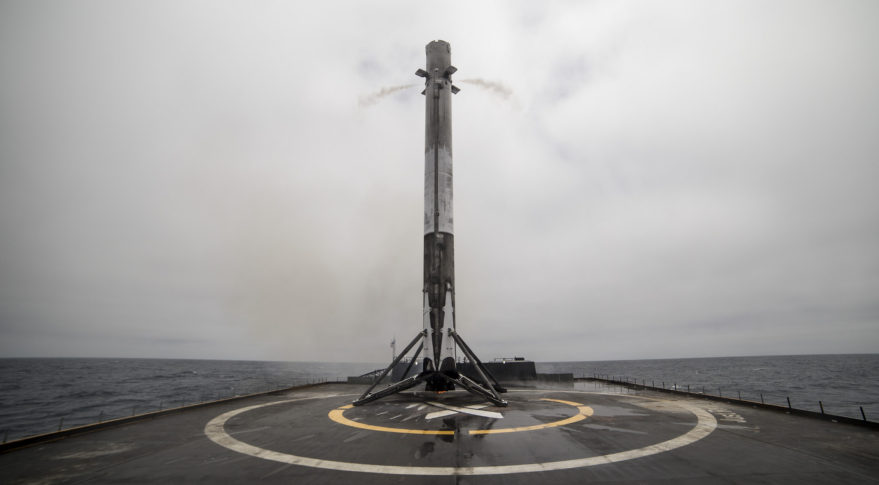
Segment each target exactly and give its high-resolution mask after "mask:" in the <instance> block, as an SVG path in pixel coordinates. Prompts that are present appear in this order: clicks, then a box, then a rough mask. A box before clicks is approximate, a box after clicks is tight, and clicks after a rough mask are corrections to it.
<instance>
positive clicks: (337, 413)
mask: <svg viewBox="0 0 879 485" xmlns="http://www.w3.org/2000/svg"><path fill="white" fill-rule="evenodd" d="M540 400H541V401H552V402H557V403H562V404H567V405H568V406H573V407H575V408H577V414H575V415H573V416H571V417H569V418H565V419H560V420H558V421H553V422H551V423H544V424H535V425H533V426H520V427H517V428H494V429H471V430H470V432H469V434H471V435H484V434H500V433H518V432H521V431H536V430H539V429H546V428H554V427H556V426H564V425H566V424H571V423H576V422H577V421H582V420H584V419H586V418H588V417H589V416H592V413H593V411H592V408H590V407H589V406H584V405H583V404H580V403H578V402H573V401H562V400H561V399H548V398H543V399H540ZM352 407H354V406H353V405H352V404H348V405H346V406H341V407H338V408H336V409H333V410H332V411H330V412H329V414H328V416H329V418H330V419H332V420H333V421H335V422H337V423H339V424H344V425H345V426H351V427H352V428H360V429H368V430H370V431H383V432H385V433H405V434H432V435H453V434H455V432H454V431H453V430H450V429H406V428H392V427H388V426H374V425H371V424H366V423H360V422H357V421H354V420H351V419H348V418H346V417H345V411H346V410H348V409H351V408H352Z"/></svg>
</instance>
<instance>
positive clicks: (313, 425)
mask: <svg viewBox="0 0 879 485" xmlns="http://www.w3.org/2000/svg"><path fill="white" fill-rule="evenodd" d="M595 389H596V390H592V388H591V386H586V388H585V389H583V390H573V389H559V390H520V391H512V392H510V393H508V394H506V395H505V397H506V398H507V399H508V400H509V401H510V406H509V407H507V408H495V407H492V406H487V403H484V402H481V401H480V400H479V399H478V398H476V397H474V396H472V395H470V394H467V393H462V392H451V393H446V394H443V395H435V394H420V393H407V394H401V395H398V396H394V397H391V398H388V399H386V400H383V401H378V402H375V403H371V404H368V405H365V406H362V407H357V408H352V407H350V406H348V404H349V403H350V402H351V400H352V399H353V398H354V397H356V394H357V391H362V387H361V386H350V385H345V384H332V385H326V386H319V387H315V388H311V389H308V390H303V391H294V392H289V393H286V394H283V395H274V396H261V397H254V398H248V399H244V400H240V401H236V402H230V403H225V404H218V405H215V406H210V407H205V408H200V409H192V410H188V411H185V412H181V413H179V414H173V415H167V416H161V417H156V418H153V419H148V420H144V421H140V422H135V423H131V424H126V425H120V426H118V427H114V428H110V429H103V430H99V431H95V432H91V433H87V434H82V435H78V436H72V437H68V438H64V439H60V440H57V441H53V442H48V443H43V444H39V445H34V446H30V447H26V448H22V449H18V450H14V451H10V452H7V453H3V454H0V470H2V473H3V476H2V479H0V481H2V482H3V483H107V482H133V483H143V482H150V483H153V482H163V483H164V482H170V483H183V482H185V483H192V482H204V483H217V482H224V483H250V482H254V481H263V482H270V483H274V482H277V483H281V482H283V483H289V482H295V483H341V482H356V483H399V482H406V483H535V482H536V481H538V480H539V481H548V482H549V481H551V482H552V483H583V482H599V483H601V482H607V483H864V482H879V436H877V432H876V431H874V430H872V429H869V428H863V427H859V426H853V425H849V424H840V423H832V422H825V421H820V420H815V419H809V418H803V417H798V416H789V415H786V414H783V413H778V412H772V411H767V410H762V409H753V408H751V407H747V406H740V405H733V404H724V403H717V402H710V401H701V400H696V399H686V398H678V397H675V396H671V397H670V396H668V395H663V394H658V393H652V392H639V393H628V394H616V393H603V392H599V391H598V388H595ZM493 413H500V414H499V415H498V414H493Z"/></svg>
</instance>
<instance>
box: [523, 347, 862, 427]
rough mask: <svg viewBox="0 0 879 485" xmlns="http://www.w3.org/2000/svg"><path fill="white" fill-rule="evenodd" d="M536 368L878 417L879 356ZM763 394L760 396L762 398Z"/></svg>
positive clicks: (569, 364) (616, 362) (568, 364)
mask: <svg viewBox="0 0 879 485" xmlns="http://www.w3.org/2000/svg"><path fill="white" fill-rule="evenodd" d="M537 371H538V372H547V373H552V372H570V373H573V374H574V376H575V377H593V376H600V377H603V378H616V379H624V380H625V379H628V380H629V381H637V382H638V384H646V385H654V386H656V387H661V386H663V385H664V386H665V387H666V388H672V387H676V388H677V389H678V390H682V391H686V390H687V389H688V387H687V386H689V390H690V392H704V393H705V394H712V395H715V396H718V395H720V396H728V397H731V398H739V396H741V398H742V399H747V400H751V401H758V402H759V401H760V400H761V399H762V400H763V401H764V402H766V403H767V404H778V405H781V406H787V399H788V398H789V399H790V403H791V406H792V407H794V408H797V409H806V410H810V411H820V405H819V404H818V401H821V403H822V404H823V405H824V411H825V412H826V413H827V414H835V415H837V416H848V417H852V418H858V419H860V418H861V411H860V408H861V407H863V409H864V414H866V416H867V419H868V420H870V421H879V354H845V355H787V356H764V357H711V358H702V359H658V360H608V361H600V362H548V363H539V364H537ZM761 395H762V397H761Z"/></svg>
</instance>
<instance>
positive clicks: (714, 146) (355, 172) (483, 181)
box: [0, 0, 879, 362]
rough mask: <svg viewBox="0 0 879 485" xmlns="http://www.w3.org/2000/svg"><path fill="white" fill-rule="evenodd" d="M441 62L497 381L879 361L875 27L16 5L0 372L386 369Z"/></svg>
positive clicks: (454, 10)
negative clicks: (14, 361)
mask: <svg viewBox="0 0 879 485" xmlns="http://www.w3.org/2000/svg"><path fill="white" fill-rule="evenodd" d="M434 39H443V40H446V41H448V42H450V43H451V46H452V62H453V64H454V65H455V66H457V67H458V69H459V71H458V73H457V74H456V75H455V79H456V84H457V85H458V86H459V87H461V88H462V90H461V92H460V93H459V94H458V95H456V96H455V98H454V100H453V112H454V123H453V132H454V157H455V219H456V221H455V222H456V227H455V229H456V231H455V232H456V235H455V244H456V248H455V251H456V253H457V256H456V258H457V261H456V273H457V274H456V283H457V321H458V330H459V332H460V333H461V334H462V335H463V336H464V338H465V339H466V340H467V341H468V343H470V346H471V347H473V348H474V350H476V352H477V353H478V354H480V355H481V356H482V357H483V358H484V359H491V358H493V357H498V356H512V355H523V356H526V357H529V358H532V359H535V360H540V361H550V360H604V359H635V358H676V357H702V356H730V355H764V354H802V353H849V352H879V188H877V183H879V88H877V86H879V56H877V54H876V46H879V2H876V1H874V0H864V1H837V0H833V1H831V0H826V1H820V2H813V1H804V0H793V1H769V2H767V1H764V0H760V1H751V2H749V1H743V0H735V1H728V2H722V1H718V2H704V1H693V2H683V1H667V2H652V1H644V2H621V1H610V2H570V3H568V2H506V1H504V2H461V3H456V2H440V3H431V4H425V3H423V2H421V3H418V2H411V1H401V2H391V3H389V2H383V3H376V2H360V1H352V2H286V1H285V2H272V1H260V2H253V1H249V0H248V1H240V2H230V1H219V2H218V1H203V2H196V1H179V0H173V1H142V2H134V1H131V2H127V1H125V2H123V1H117V0H107V1H67V2H59V1H37V0H22V1H9V0H4V1H2V3H0V357H16V356H96V357H128V356H130V357H172V358H214V359H255V360H326V361H331V360H335V361H372V362H380V361H383V360H387V359H389V358H390V348H389V342H390V340H391V339H392V338H393V337H394V336H396V339H397V342H398V344H399V346H402V345H403V344H404V343H405V341H408V340H409V339H411V338H412V337H413V336H414V335H415V334H416V333H417V332H418V331H419V329H420V328H421V325H422V323H421V303H422V295H421V284H422V274H421V273H422V245H423V239H422V208H423V193H422V190H423V171H424V158H423V149H424V147H423V144H424V138H423V137H424V98H423V97H422V96H421V95H420V94H419V93H420V91H421V86H420V85H417V83H419V82H421V81H422V80H421V79H420V78H417V77H415V76H414V72H415V70H416V69H418V68H419V67H423V65H424V46H425V44H426V43H427V42H429V41H431V40H434ZM467 80H470V82H466V81H467ZM479 82H482V84H481V85H480V84H479ZM410 83H412V84H413V86H411V87H407V88H403V89H399V90H396V91H394V92H392V93H390V94H388V95H386V96H377V94H376V93H381V92H388V91H391V90H390V89H389V88H392V87H395V86H404V85H407V84H410ZM486 83H487V84H486ZM383 90H384V91H383Z"/></svg>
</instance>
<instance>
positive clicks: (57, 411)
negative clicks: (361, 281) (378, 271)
mask: <svg viewBox="0 0 879 485" xmlns="http://www.w3.org/2000/svg"><path fill="white" fill-rule="evenodd" d="M379 367H382V364H380V363H379V364H376V363H372V364H370V363H324V362H258V361H223V360H166V359H37V358H34V359H0V439H2V440H4V441H6V440H13V439H17V438H21V437H24V436H30V435H34V434H40V433H46V432H50V431H55V430H57V429H58V428H59V427H62V428H69V427H73V426H79V425H83V424H88V423H93V422H97V421H100V420H106V419H112V418H118V417H123V416H130V415H132V414H134V413H137V414H140V413H144V412H149V411H156V410H159V409H166V408H169V407H177V406H181V405H183V404H192V403H195V402H202V401H210V400H215V399H219V398H225V397H231V396H235V395H244V394H250V393H255V392H262V391H267V390H271V389H280V388H285V387H291V386H294V385H299V384H306V383H309V382H315V381H323V380H326V381H335V380H344V379H345V378H346V377H347V376H352V375H360V374H364V373H366V372H369V371H371V370H374V369H377V368H379ZM537 367H538V371H539V372H570V373H573V374H574V375H575V376H576V377H582V376H585V377H592V376H594V375H597V374H600V375H602V376H605V375H606V376H608V377H616V378H620V377H623V378H628V379H630V380H632V379H637V380H638V382H646V383H647V384H650V383H651V382H654V383H655V385H656V386H660V385H661V384H662V383H663V382H664V383H665V385H666V387H671V386H674V385H677V387H678V389H686V386H687V385H689V386H690V389H691V391H694V392H701V391H702V388H703V387H704V391H705V392H706V393H708V394H715V395H716V394H718V392H719V393H721V394H722V395H724V396H727V395H728V396H730V397H738V393H741V397H742V398H743V399H752V400H755V401H759V400H760V394H763V399H764V400H765V401H766V402H767V403H774V404H782V405H786V398H788V397H789V398H790V399H791V404H792V405H793V407H796V408H800V409H810V410H815V411H817V410H818V401H819V400H821V401H822V402H823V404H824V408H825V411H826V412H827V413H829V414H837V415H842V416H850V417H856V418H859V417H860V409H859V407H863V409H864V412H865V413H866V415H867V419H870V420H871V421H877V420H879V355H877V354H870V355H800V356H773V357H725V358H706V359H664V360H621V361H598V362H588V361H585V362H547V363H538V365H537ZM578 385H580V384H578ZM587 388H588V387H587Z"/></svg>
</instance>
